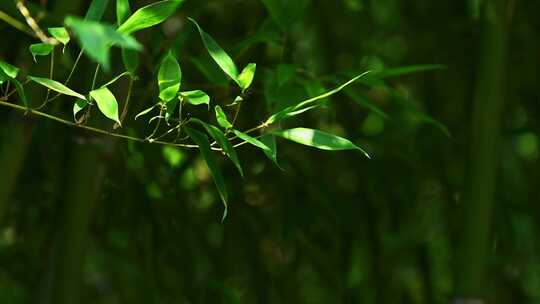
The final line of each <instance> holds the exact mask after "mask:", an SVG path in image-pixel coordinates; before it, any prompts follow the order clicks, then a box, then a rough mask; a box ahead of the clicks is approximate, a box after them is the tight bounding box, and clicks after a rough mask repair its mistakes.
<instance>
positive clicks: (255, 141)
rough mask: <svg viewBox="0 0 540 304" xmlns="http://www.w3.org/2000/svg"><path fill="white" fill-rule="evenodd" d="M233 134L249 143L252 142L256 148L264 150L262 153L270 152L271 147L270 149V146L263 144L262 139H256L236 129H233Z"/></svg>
mask: <svg viewBox="0 0 540 304" xmlns="http://www.w3.org/2000/svg"><path fill="white" fill-rule="evenodd" d="M233 132H234V134H235V135H236V136H238V138H240V139H242V140H244V141H246V142H248V143H249V144H252V145H254V146H255V147H257V148H260V149H261V150H263V151H264V153H265V154H266V153H270V154H272V153H273V152H272V149H270V147H268V146H267V145H265V144H264V143H263V142H262V141H260V140H258V139H256V138H255V137H251V136H249V135H247V134H246V133H243V132H241V131H238V130H233Z"/></svg>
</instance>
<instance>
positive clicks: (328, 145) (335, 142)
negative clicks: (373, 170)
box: [272, 128, 369, 158]
mask: <svg viewBox="0 0 540 304" xmlns="http://www.w3.org/2000/svg"><path fill="white" fill-rule="evenodd" d="M272 134H274V135H276V136H280V137H283V138H285V139H288V140H290V141H294V142H296V143H299V144H302V145H306V146H310V147H315V148H317V149H321V150H330V151H339V150H359V151H361V152H362V153H364V155H366V156H367V157H368V158H369V155H368V154H367V153H366V152H365V151H364V150H363V149H362V148H360V147H358V146H357V145H355V144H353V143H352V142H351V141H349V140H348V139H345V138H343V137H339V136H337V135H334V134H330V133H326V132H322V131H319V130H314V129H308V128H294V129H289V130H279V131H274V132H272Z"/></svg>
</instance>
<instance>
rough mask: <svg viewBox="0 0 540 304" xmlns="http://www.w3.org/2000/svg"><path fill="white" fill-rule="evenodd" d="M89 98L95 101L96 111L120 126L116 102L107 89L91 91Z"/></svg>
mask: <svg viewBox="0 0 540 304" xmlns="http://www.w3.org/2000/svg"><path fill="white" fill-rule="evenodd" d="M90 96H91V97H92V98H93V99H94V100H95V101H96V104H97V106H98V109H99V110H100V111H101V113H103V115H105V117H107V118H109V119H111V120H114V121H115V122H117V123H118V124H119V125H120V124H121V123H120V119H119V118H118V102H117V101H116V98H115V97H114V95H113V94H112V93H111V91H110V90H109V89H108V88H107V87H101V88H99V89H97V90H93V91H91V92H90Z"/></svg>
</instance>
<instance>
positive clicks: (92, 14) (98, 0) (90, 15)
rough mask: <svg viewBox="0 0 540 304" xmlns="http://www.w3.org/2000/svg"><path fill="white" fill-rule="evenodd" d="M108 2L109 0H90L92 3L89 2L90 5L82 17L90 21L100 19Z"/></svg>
mask: <svg viewBox="0 0 540 304" xmlns="http://www.w3.org/2000/svg"><path fill="white" fill-rule="evenodd" d="M108 4H109V0H92V3H90V7H89V8H88V11H87V12H86V16H85V17H84V19H86V20H90V21H99V20H101V18H102V17H103V14H104V13H105V9H106V8H107V5H108Z"/></svg>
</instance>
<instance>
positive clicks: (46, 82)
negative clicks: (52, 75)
mask: <svg viewBox="0 0 540 304" xmlns="http://www.w3.org/2000/svg"><path fill="white" fill-rule="evenodd" d="M28 79H30V80H32V81H33V82H36V83H38V84H40V85H42V86H45V87H47V88H49V89H51V90H53V91H55V92H58V93H60V94H64V95H69V96H73V97H77V98H79V99H82V100H86V97H84V96H83V95H82V94H79V93H77V92H75V91H73V90H72V89H70V88H68V87H66V86H65V85H63V84H61V83H60V82H58V81H55V80H52V79H48V78H41V77H32V76H28Z"/></svg>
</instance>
